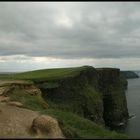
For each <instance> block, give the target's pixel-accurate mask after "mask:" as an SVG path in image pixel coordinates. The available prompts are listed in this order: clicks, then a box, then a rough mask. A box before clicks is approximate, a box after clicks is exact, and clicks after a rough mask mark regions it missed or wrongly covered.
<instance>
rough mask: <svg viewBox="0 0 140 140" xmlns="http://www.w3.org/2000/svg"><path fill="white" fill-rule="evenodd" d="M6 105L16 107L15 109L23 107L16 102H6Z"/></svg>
mask: <svg viewBox="0 0 140 140" xmlns="http://www.w3.org/2000/svg"><path fill="white" fill-rule="evenodd" d="M8 105H13V106H17V107H23V104H22V103H20V102H16V101H10V102H8Z"/></svg>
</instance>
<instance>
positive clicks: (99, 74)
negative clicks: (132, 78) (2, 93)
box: [34, 66, 128, 126]
mask: <svg viewBox="0 0 140 140" xmlns="http://www.w3.org/2000/svg"><path fill="white" fill-rule="evenodd" d="M75 71H76V73H71V75H69V76H65V77H64V78H59V77H58V78H53V79H48V80H47V79H42V80H41V79H39V80H38V79H34V82H35V84H36V85H38V87H39V88H40V89H41V91H42V96H43V97H44V99H46V101H47V102H53V105H54V106H55V107H56V108H59V109H61V110H65V111H70V112H73V113H76V114H78V115H80V116H82V117H84V118H87V119H90V120H92V121H94V122H96V123H98V124H102V125H106V126H114V125H119V124H120V123H122V122H125V121H126V120H127V118H128V110H127V102H126V97H125V89H126V86H127V81H126V79H125V78H124V77H123V78H122V75H121V74H120V70H119V69H114V68H102V69H95V68H93V67H91V66H84V67H80V68H77V69H75Z"/></svg>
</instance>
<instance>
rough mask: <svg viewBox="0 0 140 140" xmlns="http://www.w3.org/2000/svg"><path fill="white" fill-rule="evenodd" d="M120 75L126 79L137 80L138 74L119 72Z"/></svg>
mask: <svg viewBox="0 0 140 140" xmlns="http://www.w3.org/2000/svg"><path fill="white" fill-rule="evenodd" d="M121 74H122V75H123V76H124V77H125V78H127V79H132V78H139V76H138V74H136V73H135V72H133V71H121Z"/></svg>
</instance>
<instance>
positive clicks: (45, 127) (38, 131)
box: [0, 81, 64, 138]
mask: <svg viewBox="0 0 140 140" xmlns="http://www.w3.org/2000/svg"><path fill="white" fill-rule="evenodd" d="M0 84H1V88H2V87H3V90H1V95H0V138H64V135H63V133H62V131H61V129H60V128H59V125H58V122H57V120H56V119H54V118H53V117H51V116H48V115H41V114H39V113H38V112H35V111H32V110H29V109H25V108H23V105H22V103H20V102H16V101H10V99H9V97H7V96H5V91H7V89H6V87H5V86H4V85H16V86H18V85H20V84H21V82H17V81H16V82H14V81H10V82H9V81H1V82H0ZM22 84H23V83H22ZM23 85H24V84H23ZM7 88H8V89H9V88H11V87H10V86H9V87H7ZM20 88H21V87H20ZM4 89H5V90H4ZM34 89H35V87H34ZM30 90H31V89H30Z"/></svg>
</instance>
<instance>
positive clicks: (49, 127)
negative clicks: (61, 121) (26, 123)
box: [31, 115, 64, 138]
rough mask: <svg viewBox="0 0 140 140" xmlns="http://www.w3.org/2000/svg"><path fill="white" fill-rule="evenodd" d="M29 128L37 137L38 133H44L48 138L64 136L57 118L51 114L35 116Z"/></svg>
mask: <svg viewBox="0 0 140 140" xmlns="http://www.w3.org/2000/svg"><path fill="white" fill-rule="evenodd" d="M31 129H32V131H33V132H34V134H36V135H37V137H39V136H40V135H46V137H48V138H49V137H51V138H64V136H63V134H62V131H61V129H60V128H59V125H58V122H57V120H55V119H54V118H52V117H51V116H46V115H40V116H38V117H36V118H35V119H34V120H33V123H32V126H31Z"/></svg>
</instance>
